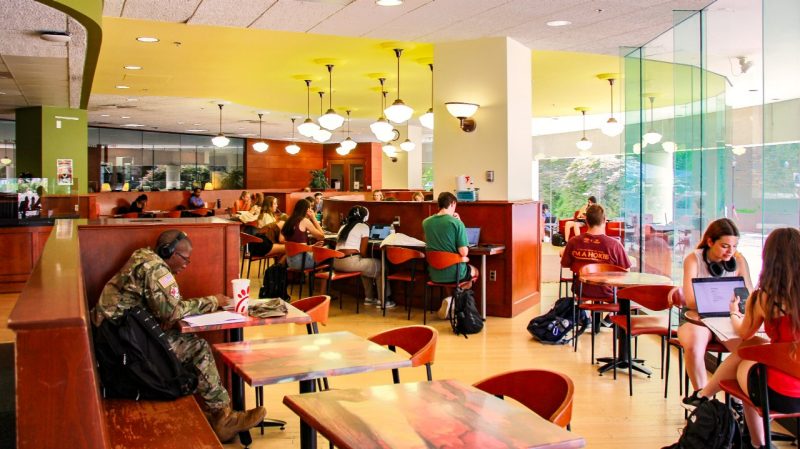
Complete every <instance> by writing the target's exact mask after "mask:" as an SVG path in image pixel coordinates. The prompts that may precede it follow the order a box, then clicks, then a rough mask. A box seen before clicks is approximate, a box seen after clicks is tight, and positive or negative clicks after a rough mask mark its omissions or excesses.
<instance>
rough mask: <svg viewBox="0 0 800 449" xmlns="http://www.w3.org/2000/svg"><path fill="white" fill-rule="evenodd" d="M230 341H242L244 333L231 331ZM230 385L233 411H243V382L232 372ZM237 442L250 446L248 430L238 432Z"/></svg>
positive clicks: (240, 330) (236, 330) (250, 440)
mask: <svg viewBox="0 0 800 449" xmlns="http://www.w3.org/2000/svg"><path fill="white" fill-rule="evenodd" d="M230 340H231V341H233V342H235V341H243V340H244V332H243V331H242V329H241V328H239V329H231V330H230ZM231 384H232V385H231V402H232V403H233V404H232V405H233V409H234V410H239V411H244V407H245V404H244V381H242V378H241V377H239V375H238V374H236V372H233V371H232V370H231ZM239 442H240V443H242V446H244V447H248V446H250V444H251V443H252V442H253V437H252V436H251V435H250V430H243V431H241V432H239Z"/></svg>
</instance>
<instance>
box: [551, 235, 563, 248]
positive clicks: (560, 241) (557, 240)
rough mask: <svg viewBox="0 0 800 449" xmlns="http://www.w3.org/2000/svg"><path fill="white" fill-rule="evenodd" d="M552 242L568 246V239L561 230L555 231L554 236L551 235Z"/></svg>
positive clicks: (554, 244) (555, 244)
mask: <svg viewBox="0 0 800 449" xmlns="http://www.w3.org/2000/svg"><path fill="white" fill-rule="evenodd" d="M550 243H552V244H553V246H567V241H566V240H565V239H564V236H563V235H561V233H560V232H554V233H553V236H552V237H550Z"/></svg>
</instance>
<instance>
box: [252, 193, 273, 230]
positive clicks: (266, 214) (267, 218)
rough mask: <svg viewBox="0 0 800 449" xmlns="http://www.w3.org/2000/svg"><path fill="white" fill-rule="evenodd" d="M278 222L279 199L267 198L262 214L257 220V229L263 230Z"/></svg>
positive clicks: (262, 206) (264, 201)
mask: <svg viewBox="0 0 800 449" xmlns="http://www.w3.org/2000/svg"><path fill="white" fill-rule="evenodd" d="M277 221H278V199H277V198H275V197H274V196H265V197H264V200H263V203H262V205H261V213H260V214H259V215H258V219H257V220H256V228H258V229H261V228H263V227H265V226H267V225H268V224H270V223H275V222H277Z"/></svg>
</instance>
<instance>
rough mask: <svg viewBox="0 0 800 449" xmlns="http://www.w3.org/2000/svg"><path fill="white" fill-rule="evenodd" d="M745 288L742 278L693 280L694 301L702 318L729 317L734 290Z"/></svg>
mask: <svg viewBox="0 0 800 449" xmlns="http://www.w3.org/2000/svg"><path fill="white" fill-rule="evenodd" d="M744 286H745V284H744V278H743V277H741V276H733V277H720V278H694V279H692V289H693V290H694V301H695V303H696V304H697V313H698V314H699V315H700V318H711V317H728V316H729V315H730V310H731V309H730V303H731V298H733V290H734V289H735V288H736V287H744Z"/></svg>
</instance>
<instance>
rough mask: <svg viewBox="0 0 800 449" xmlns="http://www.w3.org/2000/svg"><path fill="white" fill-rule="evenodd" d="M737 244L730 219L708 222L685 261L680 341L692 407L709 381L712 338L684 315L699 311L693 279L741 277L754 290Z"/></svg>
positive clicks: (729, 343)
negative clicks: (708, 349) (707, 360)
mask: <svg viewBox="0 0 800 449" xmlns="http://www.w3.org/2000/svg"><path fill="white" fill-rule="evenodd" d="M738 245H739V229H738V228H737V227H736V225H735V224H734V223H733V221H731V220H730V219H728V218H720V219H718V220H714V221H712V222H711V223H710V224H709V225H708V228H706V231H705V233H704V234H703V238H702V240H700V244H698V245H697V248H696V249H695V250H694V251H692V252H691V253H689V254H687V255H686V258H685V259H684V260H683V295H684V297H685V298H686V307H684V309H683V313H681V317H680V318H681V325H680V327H679V328H678V340H679V341H680V343H681V346H682V347H683V349H684V352H685V354H686V373H687V374H688V375H689V380H691V381H692V386H693V387H694V392H693V393H692V394H691V395H690V396H689V397H687V398H684V400H683V403H684V404H686V405H687V406H690V407H693V406H695V407H696V406H697V404H698V403H699V402H700V401H701V399H700V398H699V397H698V393H699V391H700V389H701V388H703V387H704V386H705V385H706V383H707V382H708V375H707V374H706V365H705V361H704V357H705V353H706V347H707V346H708V343H709V342H710V341H711V339H712V338H713V334H712V333H711V331H710V330H709V329H708V328H707V327H705V326H702V325H699V324H694V323H690V322H688V321H685V317H684V314H685V312H686V311H687V310H692V311H697V303H696V302H695V296H694V289H693V286H692V279H695V278H722V277H732V276H741V277H742V278H743V279H744V282H745V285H746V286H747V289H748V291H752V290H753V283H752V282H751V281H750V268H749V267H748V265H747V260H745V258H744V256H743V255H742V253H740V252H738V251H737V250H736V248H737V246H738ZM739 341H740V340H738V339H735V340H729V341H727V342H724V343H723V344H725V346H726V347H727V348H728V350H729V351H731V352H734V351H735V350H736V346H738V344H739Z"/></svg>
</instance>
